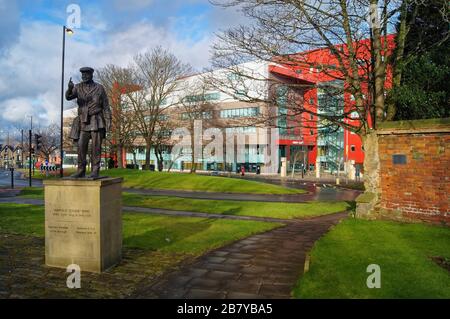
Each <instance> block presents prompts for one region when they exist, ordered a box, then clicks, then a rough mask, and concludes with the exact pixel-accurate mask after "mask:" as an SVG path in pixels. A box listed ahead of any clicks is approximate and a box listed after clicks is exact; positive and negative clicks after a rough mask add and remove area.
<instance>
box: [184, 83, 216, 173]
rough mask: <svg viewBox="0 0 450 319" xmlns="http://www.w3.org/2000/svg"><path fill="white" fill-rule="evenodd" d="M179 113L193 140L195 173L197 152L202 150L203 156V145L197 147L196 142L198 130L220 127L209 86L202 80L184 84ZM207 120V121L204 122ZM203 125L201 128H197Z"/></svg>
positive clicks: (192, 158) (192, 167)
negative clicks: (196, 149)
mask: <svg viewBox="0 0 450 319" xmlns="http://www.w3.org/2000/svg"><path fill="white" fill-rule="evenodd" d="M177 108H178V112H177V113H179V114H180V124H181V125H183V126H185V127H186V128H187V129H188V131H189V133H190V138H191V143H190V145H191V163H190V166H191V168H190V171H191V173H195V171H196V169H197V165H196V164H197V161H198V159H196V158H195V157H196V151H195V148H196V147H198V149H199V150H200V151H199V153H200V154H197V155H200V156H203V145H197V141H196V140H195V134H196V132H195V131H196V130H201V134H203V130H204V129H205V128H208V127H218V123H217V121H214V104H213V103H211V102H210V101H209V99H208V86H207V84H206V83H205V82H203V79H202V78H199V79H197V80H193V81H187V82H185V83H184V89H183V94H179V95H178V102H177ZM203 120H206V121H203ZM200 123H201V128H200V127H196V125H199V124H200Z"/></svg>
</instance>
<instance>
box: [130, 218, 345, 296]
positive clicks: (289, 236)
mask: <svg viewBox="0 0 450 319" xmlns="http://www.w3.org/2000/svg"><path fill="white" fill-rule="evenodd" d="M346 216H347V213H338V214H333V215H327V216H322V217H317V218H312V219H309V220H302V221H297V222H294V223H290V224H288V225H287V226H285V227H281V228H277V229H275V230H272V231H268V232H265V233H262V234H258V235H254V236H251V237H248V238H246V239H243V240H240V241H237V242H235V243H233V244H231V245H228V246H225V247H222V248H219V249H217V250H214V251H212V252H210V253H208V254H206V255H203V256H202V257H200V258H199V259H197V260H196V261H195V262H194V263H192V264H190V265H187V266H185V267H183V268H181V269H180V270H177V271H175V272H172V273H170V274H167V275H166V276H164V277H163V278H162V279H160V280H158V281H157V282H156V283H154V284H150V285H149V286H145V285H144V288H141V289H139V290H137V291H135V292H134V294H133V295H132V297H133V298H186V299H196V298H229V299H233V298H239V299H240V298H258V299H261V298H263V299H265V298H277V299H278V298H290V297H291V291H292V288H293V287H294V285H295V283H296V281H297V279H298V278H299V276H300V275H301V274H302V273H303V267H304V263H305V257H306V254H307V252H309V251H310V249H311V248H312V246H313V244H314V242H315V241H316V240H318V239H319V238H320V237H321V236H322V235H323V234H325V233H326V232H327V231H328V229H329V228H330V227H331V226H333V225H335V224H337V223H338V222H339V221H340V220H341V219H343V218H345V217H346Z"/></svg>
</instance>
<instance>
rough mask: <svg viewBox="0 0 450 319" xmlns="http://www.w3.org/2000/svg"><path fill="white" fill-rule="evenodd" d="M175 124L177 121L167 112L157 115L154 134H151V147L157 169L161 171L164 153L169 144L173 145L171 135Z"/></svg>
mask: <svg viewBox="0 0 450 319" xmlns="http://www.w3.org/2000/svg"><path fill="white" fill-rule="evenodd" d="M176 126H177V121H173V120H172V119H171V117H170V116H169V114H160V115H159V117H158V120H157V123H156V129H155V134H154V135H153V148H154V152H155V156H156V161H157V168H158V171H162V170H163V168H164V155H165V154H166V153H168V152H169V151H170V149H171V146H172V145H173V140H172V139H171V135H172V131H173V130H174V129H175V128H176ZM170 166H171V165H170Z"/></svg>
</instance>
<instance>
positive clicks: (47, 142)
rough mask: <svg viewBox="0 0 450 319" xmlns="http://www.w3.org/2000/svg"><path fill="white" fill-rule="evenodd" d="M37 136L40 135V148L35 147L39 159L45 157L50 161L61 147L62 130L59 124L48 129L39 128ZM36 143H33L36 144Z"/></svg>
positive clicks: (36, 131) (36, 132)
mask: <svg viewBox="0 0 450 319" xmlns="http://www.w3.org/2000/svg"><path fill="white" fill-rule="evenodd" d="M35 134H37V135H40V141H41V144H40V147H39V148H38V147H37V145H35V151H36V156H37V157H43V158H44V159H46V160H50V156H51V155H52V154H53V153H54V152H55V151H56V150H57V149H58V147H59V138H60V129H59V125H57V124H50V125H49V126H48V127H44V128H38V129H36V130H35ZM35 142H36V141H33V143H35Z"/></svg>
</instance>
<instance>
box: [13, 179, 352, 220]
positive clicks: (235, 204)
mask: <svg viewBox="0 0 450 319" xmlns="http://www.w3.org/2000/svg"><path fill="white" fill-rule="evenodd" d="M20 197H23V198H36V199H43V198H44V194H43V189H42V188H37V187H33V188H24V189H23V190H22V192H21V196H20ZM123 205H124V206H136V207H148V208H164V209H171V210H184V211H192V212H200V213H211V214H225V215H239V216H255V217H272V218H282V219H291V218H302V217H313V216H321V215H326V214H332V213H337V212H341V211H344V210H347V209H349V208H350V205H349V204H347V203H346V202H307V203H275V202H255V201H229V200H207V199H191V198H180V197H173V196H148V195H140V194H132V193H126V192H125V193H123Z"/></svg>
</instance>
